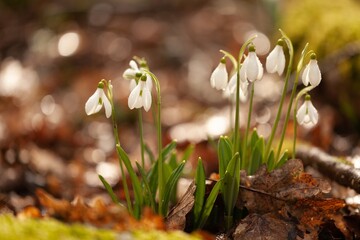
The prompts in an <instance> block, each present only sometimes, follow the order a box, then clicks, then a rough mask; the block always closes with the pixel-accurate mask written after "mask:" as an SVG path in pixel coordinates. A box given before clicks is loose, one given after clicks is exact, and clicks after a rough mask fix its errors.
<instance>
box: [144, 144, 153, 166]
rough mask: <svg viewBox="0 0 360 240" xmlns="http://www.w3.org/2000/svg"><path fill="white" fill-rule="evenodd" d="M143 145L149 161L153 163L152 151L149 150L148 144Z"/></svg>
mask: <svg viewBox="0 0 360 240" xmlns="http://www.w3.org/2000/svg"><path fill="white" fill-rule="evenodd" d="M144 146H145V152H146V154H147V155H148V156H149V159H150V162H151V163H154V162H155V155H154V153H153V152H152V151H151V149H150V148H149V146H148V145H147V144H144Z"/></svg>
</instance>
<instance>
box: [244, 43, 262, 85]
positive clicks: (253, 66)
mask: <svg viewBox="0 0 360 240" xmlns="http://www.w3.org/2000/svg"><path fill="white" fill-rule="evenodd" d="M263 72H264V70H263V67H262V65H261V62H260V60H259V58H258V57H257V56H256V53H255V46H254V45H250V46H249V54H248V56H247V57H246V58H245V60H244V62H243V64H242V67H241V69H240V79H241V80H242V81H250V82H254V81H255V80H260V79H261V78H262V76H263Z"/></svg>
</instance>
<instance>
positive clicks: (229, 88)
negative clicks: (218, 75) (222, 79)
mask: <svg viewBox="0 0 360 240" xmlns="http://www.w3.org/2000/svg"><path fill="white" fill-rule="evenodd" d="M236 82H237V74H236V73H235V74H234V75H233V76H232V77H231V78H230V81H229V83H228V85H227V87H226V89H225V91H227V92H228V93H229V94H233V93H234V92H235V91H236Z"/></svg>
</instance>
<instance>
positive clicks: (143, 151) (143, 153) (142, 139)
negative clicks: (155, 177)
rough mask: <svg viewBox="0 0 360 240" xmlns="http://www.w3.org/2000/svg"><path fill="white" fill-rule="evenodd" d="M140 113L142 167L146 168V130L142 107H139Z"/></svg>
mask: <svg viewBox="0 0 360 240" xmlns="http://www.w3.org/2000/svg"><path fill="white" fill-rule="evenodd" d="M138 113H139V132H140V147H141V148H140V149H141V167H142V168H143V169H145V145H144V131H143V121H142V111H141V108H139V109H138Z"/></svg>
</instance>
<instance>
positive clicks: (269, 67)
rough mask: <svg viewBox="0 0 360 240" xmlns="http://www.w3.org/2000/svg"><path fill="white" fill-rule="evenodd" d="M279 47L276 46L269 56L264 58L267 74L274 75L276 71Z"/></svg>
mask: <svg viewBox="0 0 360 240" xmlns="http://www.w3.org/2000/svg"><path fill="white" fill-rule="evenodd" d="M278 47H280V46H279V45H276V47H275V48H274V49H273V50H272V51H271V52H270V54H269V55H268V56H267V58H266V65H265V66H266V71H267V72H268V73H274V72H276V70H277V66H278V60H279V59H278V56H279V48H278Z"/></svg>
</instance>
